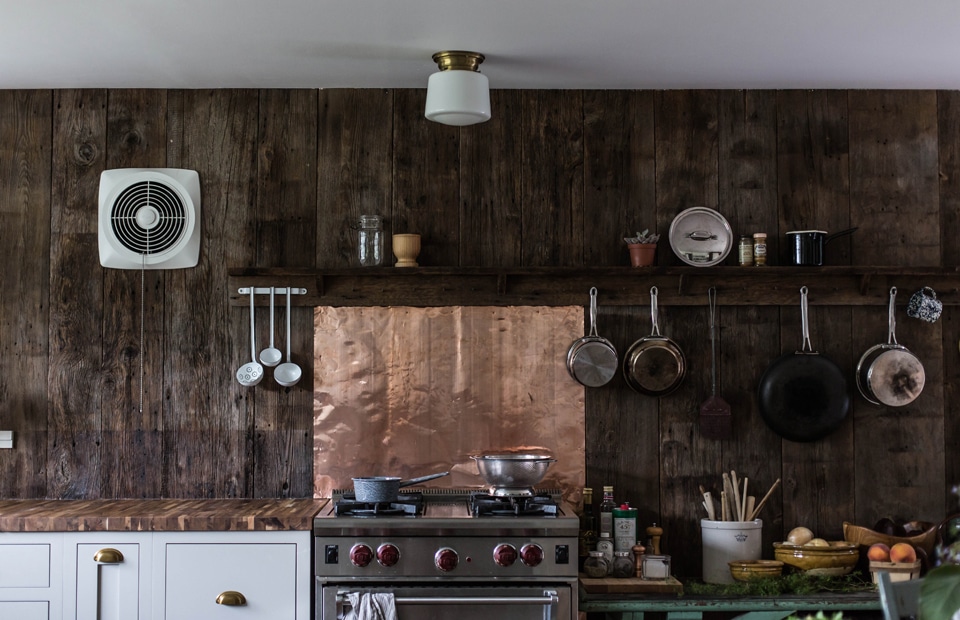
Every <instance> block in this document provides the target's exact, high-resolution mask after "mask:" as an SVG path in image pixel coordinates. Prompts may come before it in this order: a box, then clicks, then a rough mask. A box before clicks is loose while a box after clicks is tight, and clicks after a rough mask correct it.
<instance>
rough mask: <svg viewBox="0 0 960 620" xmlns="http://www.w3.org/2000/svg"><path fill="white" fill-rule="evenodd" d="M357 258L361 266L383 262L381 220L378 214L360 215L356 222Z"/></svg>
mask: <svg viewBox="0 0 960 620" xmlns="http://www.w3.org/2000/svg"><path fill="white" fill-rule="evenodd" d="M357 258H358V259H359V261H360V266H361V267H377V266H379V265H380V264H381V263H383V221H382V220H381V219H380V216H379V215H361V216H360V219H359V220H358V222H357Z"/></svg>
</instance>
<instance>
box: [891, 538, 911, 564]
mask: <svg viewBox="0 0 960 620" xmlns="http://www.w3.org/2000/svg"><path fill="white" fill-rule="evenodd" d="M890 561H891V562H906V563H913V562H916V561H917V551H916V550H915V549H914V548H913V545H911V544H909V543H903V542H900V543H897V544H895V545H894V546H892V547H890Z"/></svg>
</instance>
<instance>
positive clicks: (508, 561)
mask: <svg viewBox="0 0 960 620" xmlns="http://www.w3.org/2000/svg"><path fill="white" fill-rule="evenodd" d="M493 561H494V562H496V564H497V566H513V563H514V562H516V561H517V548H516V547H514V546H513V545H508V544H506V543H502V544H499V545H497V548H496V549H494V550H493Z"/></svg>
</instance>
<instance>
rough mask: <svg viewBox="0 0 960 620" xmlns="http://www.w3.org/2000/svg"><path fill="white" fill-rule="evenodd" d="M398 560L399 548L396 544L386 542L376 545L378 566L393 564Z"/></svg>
mask: <svg viewBox="0 0 960 620" xmlns="http://www.w3.org/2000/svg"><path fill="white" fill-rule="evenodd" d="M399 560H400V550H399V549H397V547H396V545H391V544H390V543H386V544H383V545H380V546H379V547H377V562H380V566H394V565H396V563H397V562H398V561H399Z"/></svg>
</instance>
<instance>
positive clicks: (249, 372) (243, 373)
mask: <svg viewBox="0 0 960 620" xmlns="http://www.w3.org/2000/svg"><path fill="white" fill-rule="evenodd" d="M253 289H254V287H252V286H251V287H250V361H249V362H248V363H246V364H244V365H243V366H241V367H240V368H239V370H237V381H239V382H240V385H242V386H244V387H253V386H255V385H256V384H258V383H260V381H261V380H262V379H263V366H261V365H260V363H259V362H257V345H256V343H255V342H254V338H255V334H254V330H253V325H254V320H253Z"/></svg>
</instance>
